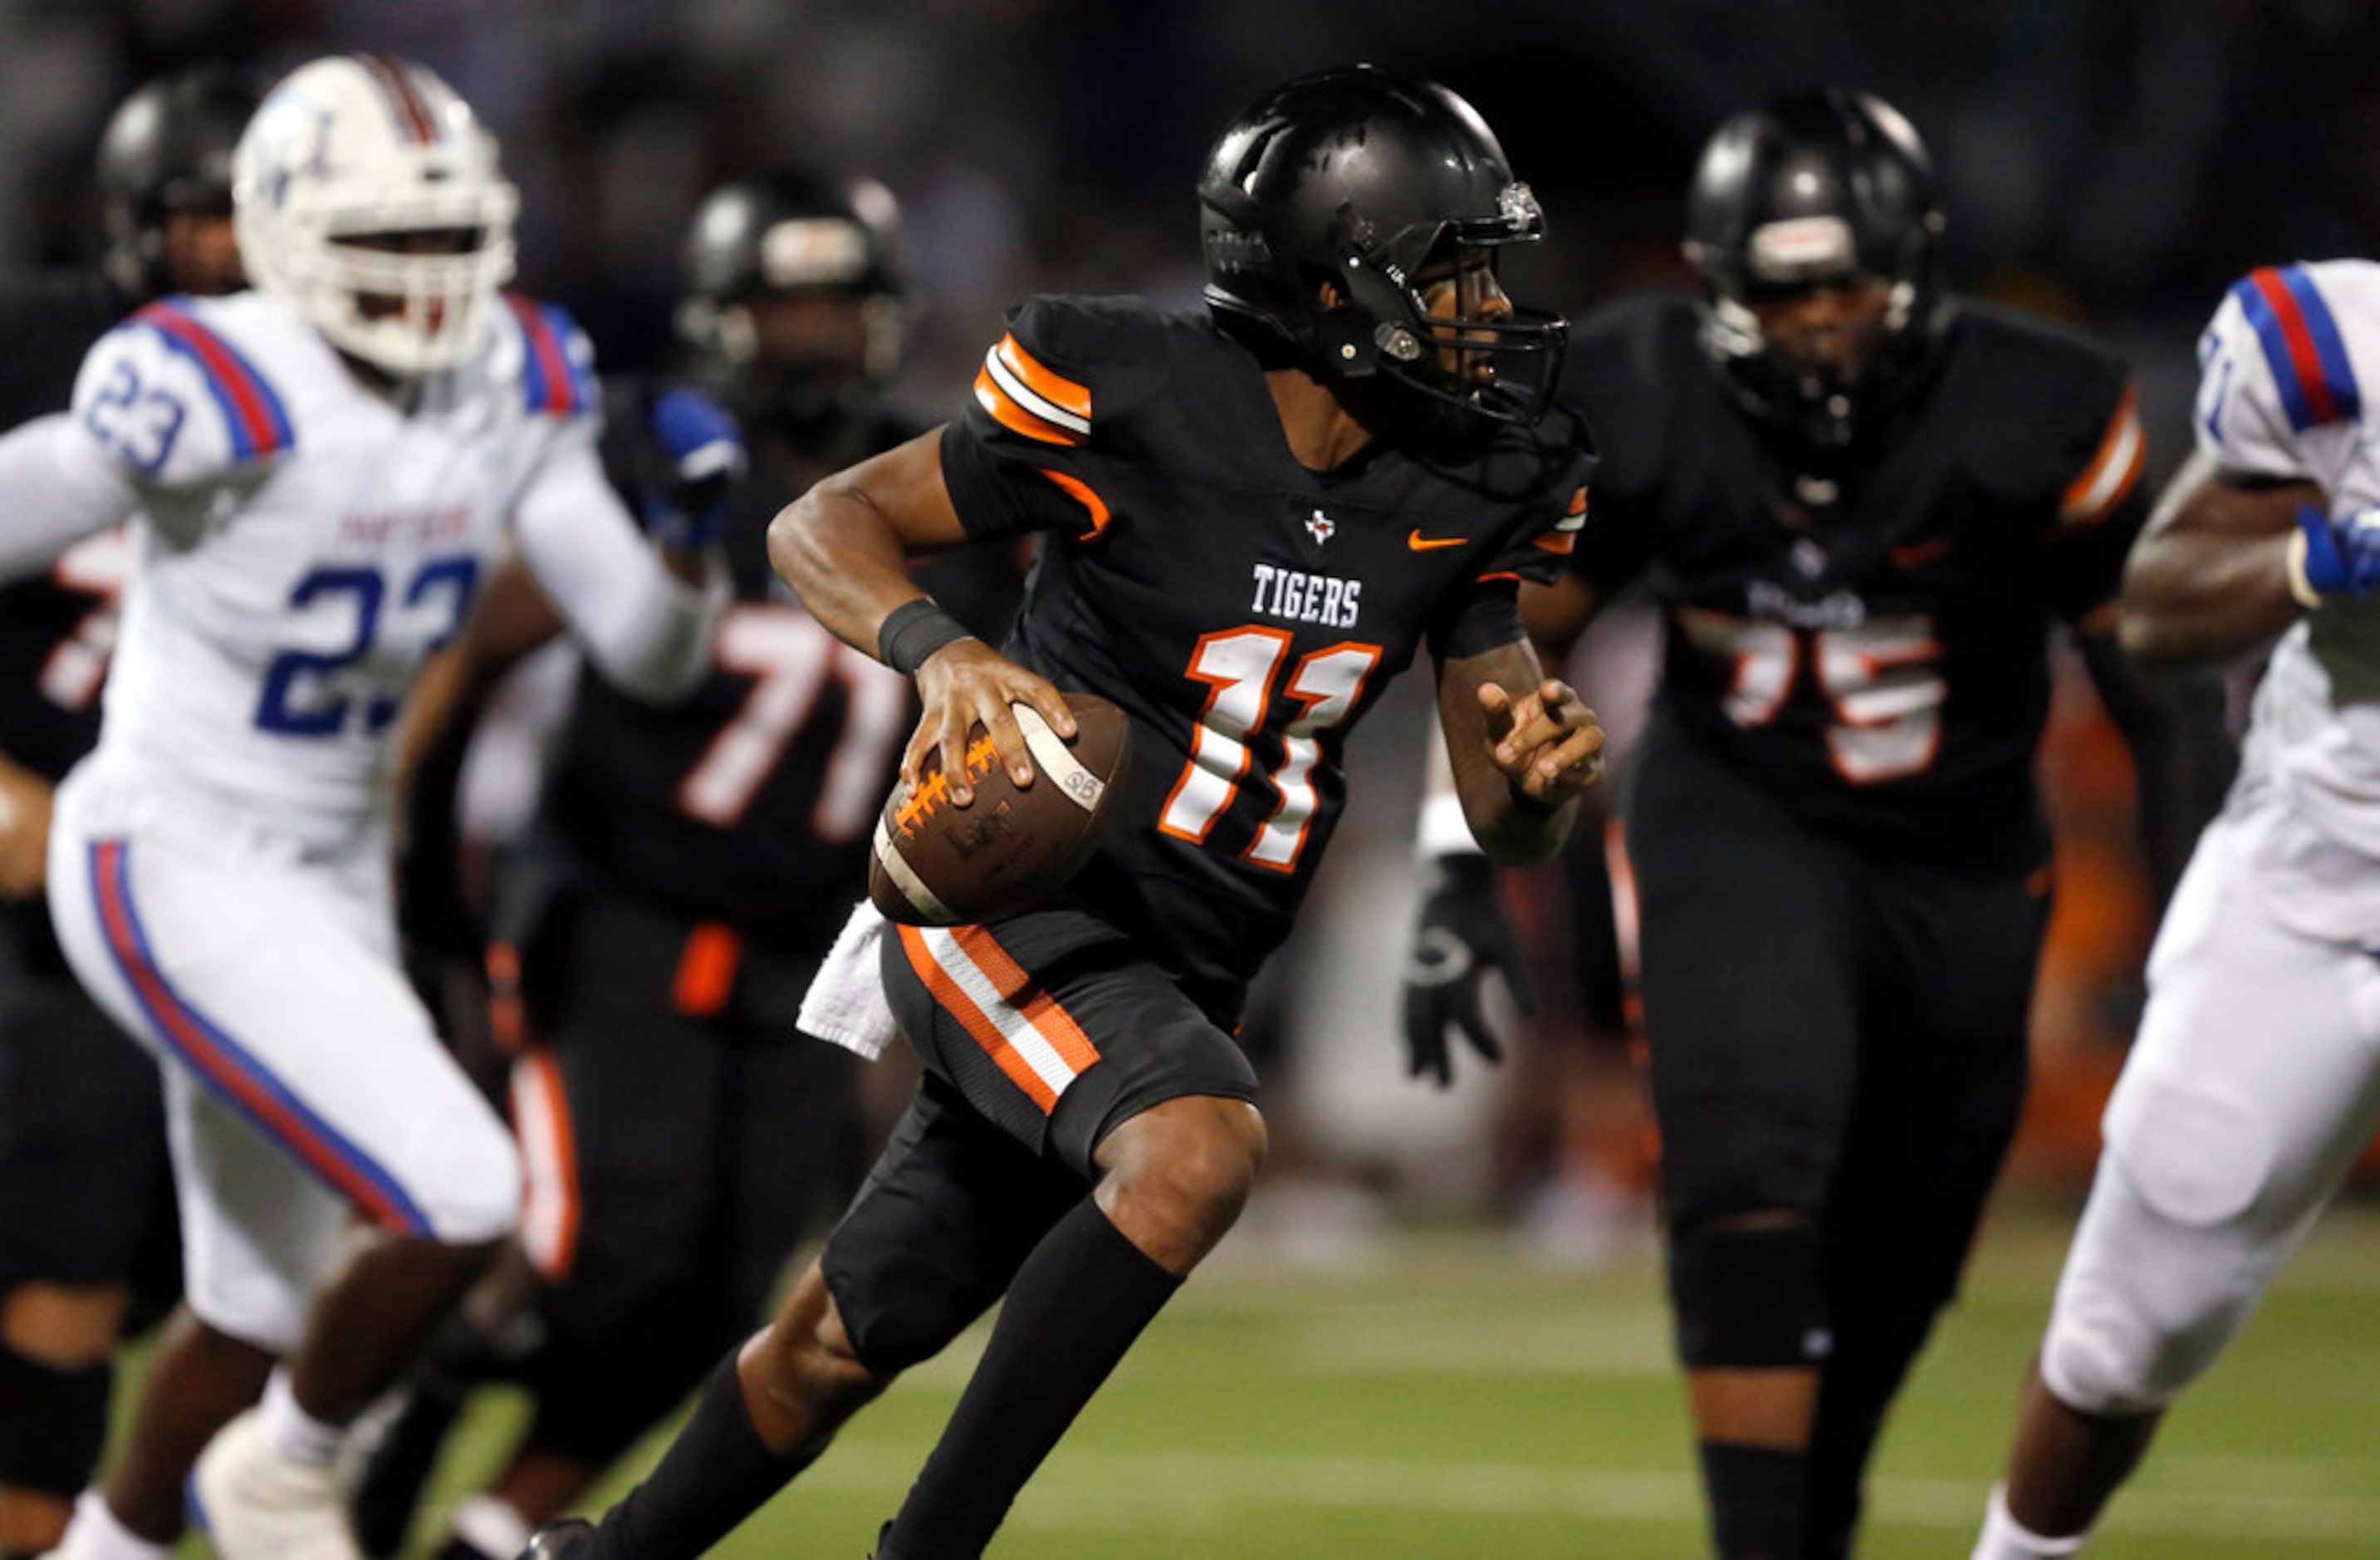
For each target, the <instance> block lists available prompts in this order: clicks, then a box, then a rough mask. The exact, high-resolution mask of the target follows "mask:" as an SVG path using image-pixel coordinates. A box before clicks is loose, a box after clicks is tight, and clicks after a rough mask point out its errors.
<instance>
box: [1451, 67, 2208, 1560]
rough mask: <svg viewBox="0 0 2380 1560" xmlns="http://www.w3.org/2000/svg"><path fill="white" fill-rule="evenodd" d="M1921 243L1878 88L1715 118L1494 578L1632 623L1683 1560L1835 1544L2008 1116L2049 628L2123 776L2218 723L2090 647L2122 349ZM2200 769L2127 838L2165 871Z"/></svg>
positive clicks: (2125, 531) (2105, 566)
mask: <svg viewBox="0 0 2380 1560" xmlns="http://www.w3.org/2000/svg"><path fill="white" fill-rule="evenodd" d="M1941 237H1942V216H1941V213H1940V212H1939V210H1938V209H1937V203H1936V201H1935V195H1934V185H1933V177H1932V172H1931V167H1930V165H1929V163H1928V160H1927V157H1926V154H1925V151H1924V149H1923V147H1922V146H1921V144H1920V142H1919V140H1918V139H1917V137H1916V135H1915V133H1914V132H1913V130H1912V128H1910V126H1909V124H1908V123H1907V121H1905V120H1904V119H1903V118H1902V117H1901V116H1900V115H1899V114H1897V113H1895V112H1894V111H1893V110H1892V109H1891V108H1890V107H1889V106H1888V105H1887V104H1883V103H1881V102H1879V101H1878V100H1876V99H1875V98H1873V97H1869V96H1865V95H1863V94H1858V93H1852V92H1847V91H1840V90H1832V89H1829V90H1826V91H1816V92H1812V93H1807V94H1803V95H1799V96H1795V97H1791V98H1788V99H1784V100H1781V101H1779V102H1778V103H1776V104H1773V105H1771V106H1769V107H1767V108H1766V109H1762V110H1759V111H1755V112H1752V113H1747V114H1744V115H1741V116H1737V117H1735V118H1732V119H1730V120H1729V121H1728V122H1727V123H1726V124H1725V125H1723V126H1721V127H1720V128H1719V129H1718V133H1717V134H1716V135H1715V136H1714V137H1713V139H1712V140H1711V141H1710V143H1709V145H1708V146H1707V148H1706V151H1705V152H1704V155H1703V158H1702V161H1701V165H1700V167H1699V170H1698V172H1697V174H1696V177H1695V181H1694V188H1693V191H1692V194H1691V196H1690V198H1689V203H1688V209H1687V238H1686V253H1687V256H1688V259H1689V260H1690V261H1691V262H1692V263H1693V265H1694V269H1695V270H1696V271H1697V272H1698V273H1699V274H1700V276H1701V278H1702V281H1703V284H1704V298H1703V300H1702V302H1701V304H1700V306H1699V307H1697V306H1696V305H1695V304H1694V303H1693V302H1691V301H1689V300H1687V299H1670V298H1643V299H1631V300H1626V301H1622V302H1621V303H1618V304H1616V305H1614V306H1612V307H1610V308H1609V309H1608V310H1606V311H1603V312H1601V313H1600V314H1598V315H1597V316H1596V317H1594V318H1592V319H1590V320H1588V321H1586V322H1585V323H1582V325H1581V327H1580V329H1579V331H1578V333H1577V335H1576V337H1575V338H1574V340H1573V346H1572V356H1571V362H1570V377H1569V378H1568V380H1567V381H1566V384H1565V393H1566V394H1567V395H1570V396H1574V397H1575V398H1576V400H1577V403H1578V405H1579V406H1580V407H1581V408H1583V409H1584V410H1585V414H1586V415H1587V416H1588V417H1589V418H1590V419H1592V420H1593V422H1594V424H1595V427H1596V430H1597V438H1598V442H1599V443H1600V445H1601V447H1602V451H1603V461H1602V464H1601V465H1600V466H1599V467H1598V468H1597V473H1596V484H1595V494H1594V506H1593V516H1592V518H1591V520H1590V522H1589V524H1588V525H1587V526H1586V527H1585V530H1582V531H1581V532H1580V534H1579V544H1578V546H1577V548H1576V549H1575V551H1574V552H1573V555H1572V557H1571V560H1570V561H1571V565H1572V567H1571V570H1570V572H1569V573H1568V574H1567V575H1565V577H1564V578H1563V579H1561V580H1560V582H1559V583H1557V584H1556V585H1554V586H1552V587H1551V588H1549V589H1548V590H1547V591H1544V592H1542V593H1540V594H1537V595H1536V596H1534V597H1532V598H1531V599H1529V600H1527V601H1525V602H1524V611H1526V612H1527V613H1528V615H1529V617H1530V620H1531V623H1532V627H1533V628H1537V629H1538V630H1539V631H1540V632H1541V633H1542V634H1543V635H1544V636H1545V638H1546V640H1548V642H1549V643H1551V644H1556V645H1560V646H1563V647H1565V648H1566V647H1567V645H1568V643H1569V642H1570V641H1571V640H1573V639H1575V637H1576V636H1577V634H1578V632H1579V631H1580V630H1581V629H1582V628H1584V627H1585V624H1586V622H1587V621H1588V619H1589V618H1591V617H1592V616H1593V615H1594V614H1595V612H1596V611H1597V608H1598V607H1600V606H1601V605H1602V604H1603V603H1605V602H1607V601H1608V600H1609V599H1610V597H1611V596H1612V595H1613V593H1614V592H1616V591H1619V590H1620V589H1621V586H1623V585H1624V584H1626V583H1627V582H1629V581H1630V580H1632V579H1642V580H1643V581H1644V583H1645V585H1646V586H1647V587H1648V588H1649V590H1650V592H1651V594H1652V595H1653V597H1654V599H1655V600H1656V601H1657V602H1658V603H1659V605H1660V607H1661V608H1662V610H1663V612H1664V614H1665V615H1666V618H1667V636H1668V645H1667V654H1666V667H1665V671H1664V675H1663V682H1662V686H1661V689H1660V691H1659V694H1658V699H1657V701H1656V705H1655V709H1654V711H1653V713H1652V717H1651V719H1650V722H1649V724H1648V729H1647V731H1646V733H1645V737H1644V738H1643V742H1642V747H1641V750H1640V752H1639V754H1638V767H1637V769H1636V771H1635V774H1634V775H1633V785H1632V786H1631V787H1630V799H1629V806H1628V809H1627V820H1628V822H1627V841H1628V847H1629V849H1630V853H1631V856H1632V858H1633V865H1634V869H1635V878H1636V884H1637V890H1638V896H1639V898H1638V903H1639V908H1640V920H1639V923H1638V930H1639V935H1640V938H1641V945H1640V951H1641V958H1642V964H1641V981H1642V996H1643V1003H1644V1021H1645V1036H1646V1040H1647V1042H1648V1050H1649V1054H1650V1058H1651V1074H1652V1091H1653V1099H1654V1106H1655V1110H1656V1113H1657V1116H1658V1124H1659V1127H1660V1134H1661V1144H1662V1172H1661V1174H1662V1187H1661V1201H1662V1216H1663V1223H1664V1225H1665V1229H1666V1234H1667V1237H1668V1241H1667V1244H1668V1256H1669V1274H1670V1298H1671V1302H1672V1305H1673V1307H1674V1309H1675V1312H1676V1319H1677V1335H1676V1341H1677V1347H1678V1351H1679V1354H1680V1356H1681V1357H1682V1360H1683V1363H1684V1365H1685V1368H1686V1373H1687V1381H1688V1384H1689V1389H1690V1397H1691V1401H1692V1408H1693V1412H1694V1421H1695V1427H1696V1432H1697V1435H1698V1438H1699V1441H1700V1444H1701V1454H1702V1463H1703V1471H1704V1479H1705V1483H1706V1489H1707V1492H1708V1495H1709V1501H1710V1511H1711V1520H1712V1526H1713V1530H1714V1537H1715V1541H1716V1547H1717V1551H1718V1554H1719V1555H1721V1556H1722V1557H1723V1560H1755V1557H1757V1560H1788V1557H1796V1556H1806V1557H1810V1560H1820V1557H1825V1560H1838V1557H1840V1556H1844V1555H1847V1554H1850V1552H1851V1545H1852V1538H1853V1534H1854V1531H1855V1529H1856V1525H1857V1522H1858V1517H1859V1512H1860V1488H1861V1482H1862V1477H1863V1473H1864V1469H1865V1466H1866V1463H1867V1460H1868V1456H1869V1454H1870V1452H1871V1450H1872V1449H1873V1446H1874V1444H1875V1440H1876V1435H1877V1433H1878V1432H1879V1430H1880V1428H1881V1426H1882V1422H1883V1418H1884V1414H1885V1411H1886V1408H1887V1407H1888V1404H1889V1402H1890V1400H1891V1398H1892V1396H1893V1395H1894V1393H1895V1391H1896V1390H1897V1389H1898V1387H1899V1385H1900V1381H1901V1378H1902V1376H1903V1375H1904V1373H1905V1372H1906V1371H1907V1370H1908V1368H1909V1366H1910V1363H1911V1362H1912V1360H1913V1359H1914V1358H1915V1356H1916V1354H1917V1352H1918V1349H1919V1348H1920V1347H1921V1346H1922V1345H1923V1343H1924V1341H1925V1337H1926V1335H1927V1333H1928V1331H1929V1330H1930V1328H1931V1327H1932V1324H1933V1321H1934V1318H1935V1315H1936V1314H1937V1311H1938V1310H1940V1309H1941V1308H1942V1307H1943V1306H1944V1305H1945V1304H1947V1303H1948V1302H1949V1299H1950V1298H1951V1296H1952V1293H1953V1291H1954V1290H1955V1288H1956V1286H1957V1283H1958V1278H1959V1273H1960V1269H1961V1264H1962V1262H1963V1260H1964V1257H1965V1254H1966V1251H1967V1249H1968V1246H1969V1242H1970V1240H1971V1238H1972V1237H1973V1233H1974V1229H1975V1225H1976V1221H1977V1219H1978V1217H1979V1216H1980V1213H1981V1210H1982V1206H1983V1201H1984V1198H1985V1193H1986V1192H1987V1191H1988V1189H1989V1188H1990V1186H1991V1184H1992V1181H1993V1179H1994V1177H1995V1176H1996V1175H1997V1173H1998V1167H1999V1164H2000V1161H2001V1158H2002V1156H2003V1154H2004V1153H2005V1152H2006V1150H2007V1147H2008V1144H2009V1140H2010V1137H2011V1135H2012V1134H2013V1132H2014V1130H2015V1127H2016V1123H2017V1116H2018V1112H2019V1107H2020V1105H2021V1104H2022V1099H2023V1094H2024V1088H2025V1079H2026V1062H2027V1057H2026V1018H2027V1013H2028V1009H2029V1007H2030V1005H2031V999H2032V993H2033V982H2034V963H2035V960H2036V957H2037V956H2038V954H2039V951H2040V947H2041V941H2042V935H2043V932H2044V930H2045V926H2046V920H2047V917H2048V908H2049V886H2050V884H2049V871H2048V869H2049V838H2048V833H2047V829H2046V824H2045V823H2044V820H2043V815H2042V810H2041V807H2040V803H2039V799H2038V798H2037V796H2036V795H2035V790H2034V776H2033V763H2034V750H2035V748H2036V747H2037V745H2038V744H2039V741H2040V738H2041V735H2042V730H2043V726H2044V723H2045V720H2046V715H2047V712H2048V706H2049V694H2050V665H2049V660H2048V653H2047V652H2048V649H2049V644H2050V638H2051V632H2052V629H2053V628H2054V627H2055V626H2057V625H2058V624H2061V623H2062V624H2064V625H2067V626H2068V627H2069V628H2070V630H2071V631H2072V633H2073V634H2074V636H2075V638H2076V641H2077V643H2078V644H2079V645H2080V647H2081V649H2082V652H2083V657H2084V659H2085V660H2086V662H2087V663H2088V664H2089V666H2090V668H2091V670H2092V672H2093V675H2094V677H2095V681H2096V683H2097V685H2098V686H2099V687H2100V689H2102V691H2103V693H2104V694H2105V695H2107V702H2108V704H2109V705H2110V708H2111V710H2112V712H2113V713H2115V714H2116V716H2117V718H2118V722H2119V725H2121V726H2123V727H2124V728H2125V731H2126V735H2127V737H2128V738H2129V739H2130V740H2131V745H2132V748H2133V750H2134V753H2135V755H2136V757H2138V758H2139V759H2140V760H2141V768H2142V771H2143V774H2144V776H2158V775H2163V774H2168V773H2169V772H2170V771H2172V770H2173V768H2174V767H2175V766H2174V765H2173V763H2172V762H2171V761H2170V759H2169V756H2168V755H2169V754H2171V753H2173V752H2177V751H2180V752H2191V751H2197V750H2196V749H2193V748H2192V746H2191V745H2190V744H2189V743H2188V742H2187V741H2186V740H2184V739H2185V738H2186V737H2189V736H2191V735H2192V734H2193V733H2199V734H2204V733H2213V732H2216V731H2217V728H2216V725H2215V721H2216V710H2215V707H2214V706H2213V704H2212V703H2211V701H2204V700H2201V701H2197V702H2196V703H2194V704H2193V703H2192V700H2191V698H2190V697H2189V696H2185V695H2182V694H2180V693H2164V692H2159V691H2157V690H2155V689H2151V688H2149V687H2148V686H2147V685H2145V684H2144V683H2143V682H2142V680H2141V679H2140V678H2139V677H2138V676H2137V675H2135V674H2133V673H2131V672H2130V671H2128V670H2127V668H2126V666H2125V664H2124V663H2123V661H2122V659H2121V657H2120V654H2119V651H2118V650H2117V648H2116V645H2115V643H2114V638H2115V636H2114V627H2115V616H2114V615H2115V597H2116V591H2117V585H2118V580H2119V573H2120V570H2121V567H2122V564H2123V560H2124V556H2125V553H2126V551H2127V549H2128V548H2129V546H2130V545H2131V539H2132V537H2133V535H2134V534H2135V533H2136V531H2137V530H2139V527H2140V525H2141V523H2142V520H2143V516H2144V513H2145V509H2146V502H2145V499H2144V497H2143V494H2142V493H2141V490H2140V487H2139V481H2138V479H2139V476H2140V473H2141V470H2142V467H2143V438H2142V429H2141V422H2140V419H2139V417H2138V415H2137V414H2136V412H2135V410H2134V406H2133V393H2132V388H2131V381H2130V376H2129V374H2128V372H2127V370H2126V368H2125V366H2124V364H2123V363H2122V362H2121V361H2120V360H2118V358H2117V357H2116V356H2115V354H2114V353H2113V352H2111V351H2109V350H2108V349H2107V348H2106V347H2102V346H2100V345H2098V344H2097V343H2095V342H2093V341H2091V340H2088V339H2086V338H2084V337H2083V336H2080V335H2074V334H2072V333H2070V332H2068V331H2066V330H2063V329H2060V328H2058V327H2055V326H2052V325H2049V324H2047V323H2043V322H2040V321H2037V320H2034V319H2032V318H2030V317H2027V316H2022V315H2019V314H2015V313H2012V312H2009V311H2003V310H2000V309H1996V308H1992V307H1989V306H1986V305H1983V304H1979V303H1975V302H1973V301H1971V300H1965V299H1953V298H1952V297H1951V296H1950V295H1949V293H1948V292H1947V291H1946V290H1945V288H1944V286H1943V283H1942V280H1941V276H1940V256H1939V249H1940V244H1941ZM2193 717H2195V718H2193ZM2215 746H2216V750H2218V751H2219V750H2220V746H2219V735H2218V736H2217V737H2216V741H2215ZM2221 767H2222V766H2221V764H2220V762H2217V763H2216V765H2215V770H2216V773H2210V774H2204V776H2203V777H2202V783H2200V784H2198V785H2197V786H2195V787H2194V788H2190V790H2189V796H2190V799H2188V800H2185V801H2183V802H2182V803H2181V804H2180V805H2179V806H2178V807H2175V808H2173V809H2171V810H2170V811H2169V813H2168V814H2167V815H2168V816H2169V817H2170V818H2171V820H2172V823H2171V826H2170V828H2167V829H2160V830H2159V831H2158V838H2157V839H2155V841H2153V842H2152V843H2153V847H2154V849H2155V854H2156V856H2157V858H2158V859H2159V860H2160V861H2161V862H2164V863H2168V864H2169V865H2168V866H2167V868H2166V869H2165V871H2161V873H2160V876H2161V878H2162V880H2163V882H2164V883H2165V884H2170V883H2171V881H2172V878H2171V876H2170V875H2169V872H2170V864H2178V863H2179V862H2180V860H2181V859H2183V857H2184V855H2186V852H2187V848H2188V846H2187V842H2188V840H2189V839H2190V838H2191V835H2192V832H2193V831H2194V829H2195V827H2196V823H2198V822H2200V821H2203V819H2204V816H2206V814H2207V813H2208V812H2210V811H2211V810H2212V809H2213V806H2214V805H2215V802H2216V799H2218V798H2219V794H2220V789H2221V783H2222V775H2221V774H2220V773H2219V771H2220V769H2221ZM2153 810H2154V809H2153ZM1426 1027H1427V1028H1429V1029H1435V1025H1428V1026H1426ZM1411 1039H1412V1041H1413V1042H1414V1043H1415V1044H1417V1045H1426V1044H1429V1043H1432V1042H1435V1043H1437V1044H1439V1045H1443V1043H1444V1042H1443V1040H1442V1039H1440V1038H1437V1037H1435V1036H1434V1035H1432V1034H1429V1033H1418V1034H1416V1035H1415V1036H1413V1037H1411Z"/></svg>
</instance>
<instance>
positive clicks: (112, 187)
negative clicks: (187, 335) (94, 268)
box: [97, 64, 259, 299]
mask: <svg viewBox="0 0 2380 1560" xmlns="http://www.w3.org/2000/svg"><path fill="white" fill-rule="evenodd" d="M258 98H259V93H258V91H257V89H256V86H255V83H253V82H251V81H250V80H249V79H248V78H247V77H246V76H244V75H243V74H241V73H240V72H239V71H238V70H237V69H235V68H233V67H230V66H227V65H220V64H208V65H199V66H193V67H190V68H189V69H187V70H182V71H176V72H175V73H174V74H172V75H168V76H161V77H159V78H157V79H155V80H153V81H151V82H149V83H147V84H146V85H144V86H142V87H141V88H140V89H139V90H138V91H134V92H133V93H132V95H131V96H129V97H128V98H126V99H125V100H124V102H123V103H122V104H119V105H118V106H117V108H116V110H115V114H114V116H111V117H110V118H109V119H108V121H107V128H106V130H105V131H104V132H103V133H102V135H101V136H100V141H99V162H98V169H97V176H98V180H99V201H100V223H101V226H102V230H103V233H104V235H105V238H106V241H107V247H106V250H105V253H104V254H103V256H102V258H101V264H102V266H103V268H104V270H105V271H106V273H107V278H108V280H109V281H111V282H113V283H114V284H115V286H117V287H119V288H120V289H122V290H123V291H124V292H125V293H126V294H127V295H128V296H129V297H132V298H135V299H151V298H156V297H160V296H162V295H163V294H165V293H168V292H171V291H173V290H174V287H175V280H174V277H173V276H172V274H170V271H169V269H168V267H167V264H166V256H165V225H166V221H167V219H168V218H169V217H171V216H172V215H173V214H174V213H176V212H202V213H211V214H215V215H220V216H223V217H225V218H228V217H229V216H230V215H231V160H232V149H233V148H234V147H236V146H237V145H238V144H239V136H240V132H241V131H242V130H244V129H246V128H248V121H249V116H250V115H252V114H254V113H255V112H256V105H257V101H258Z"/></svg>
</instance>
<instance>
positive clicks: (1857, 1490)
mask: <svg viewBox="0 0 2380 1560" xmlns="http://www.w3.org/2000/svg"><path fill="white" fill-rule="evenodd" d="M1883 1429H1884V1415H1883V1414H1882V1413H1881V1412H1876V1413H1872V1414H1856V1415H1830V1414H1828V1412H1827V1410H1826V1406H1825V1405H1824V1404H1823V1403H1821V1404H1820V1406H1819V1410H1818V1422H1817V1423H1816V1424H1815V1425H1814V1426H1812V1427H1811V1435H1810V1476H1809V1483H1808V1486H1807V1492H1806V1493H1805V1494H1804V1495H1803V1502H1804V1505H1805V1510H1804V1511H1803V1522H1804V1524H1805V1525H1806V1528H1805V1531H1804V1534H1803V1545H1802V1548H1803V1560H1850V1555H1851V1553H1852V1540H1853V1539H1854V1538H1856V1537H1857V1536H1858V1534H1859V1524H1860V1512H1861V1508H1862V1507H1863V1505H1864V1504H1865V1503H1864V1499H1863V1493H1862V1491H1863V1486H1864V1484H1865V1482H1866V1480H1867V1464H1868V1458H1869V1456H1871V1455H1872V1454H1873V1453H1874V1452H1875V1450H1876V1437H1877V1435H1878V1434H1879V1433H1881V1432H1882V1431H1883Z"/></svg>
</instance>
